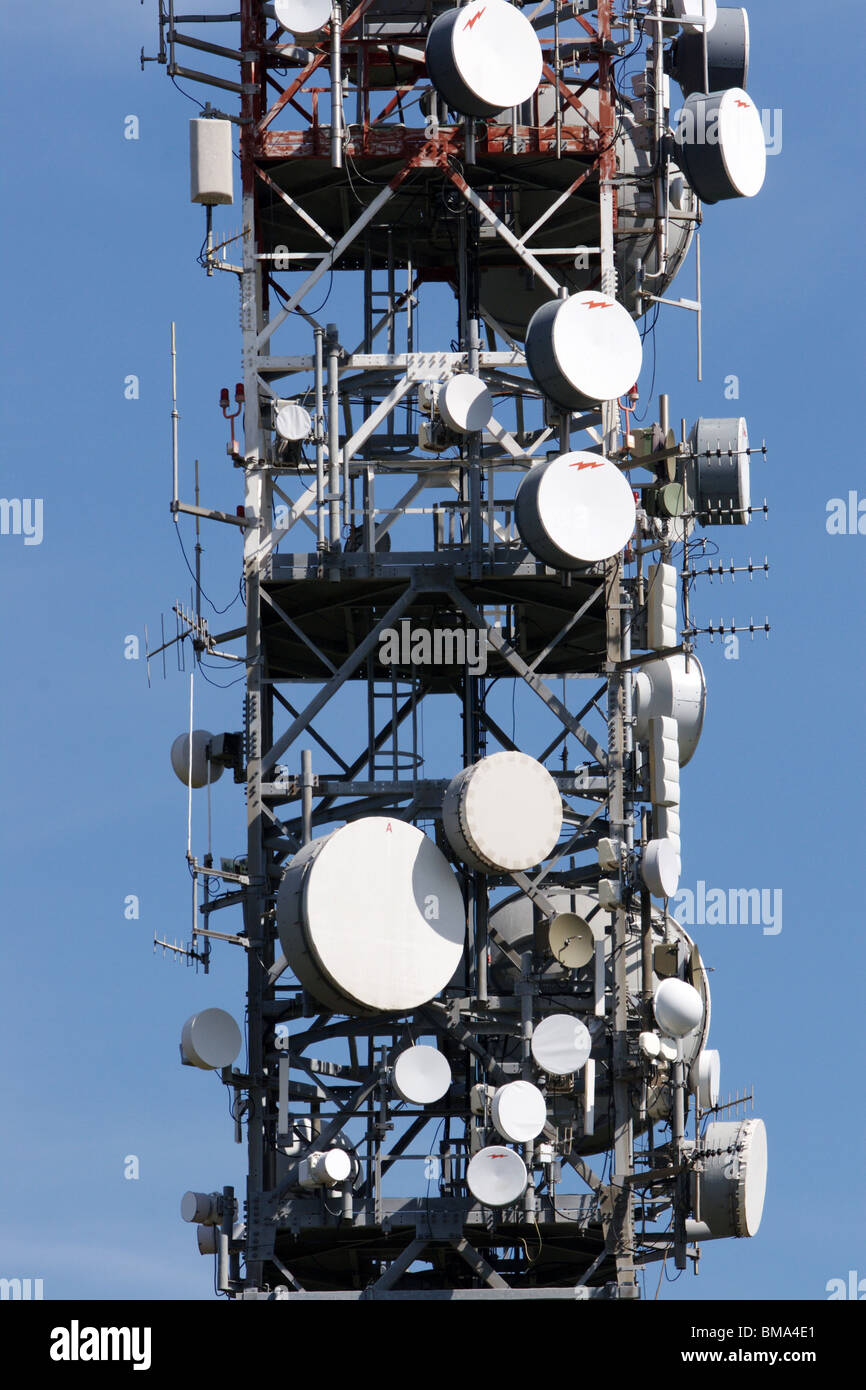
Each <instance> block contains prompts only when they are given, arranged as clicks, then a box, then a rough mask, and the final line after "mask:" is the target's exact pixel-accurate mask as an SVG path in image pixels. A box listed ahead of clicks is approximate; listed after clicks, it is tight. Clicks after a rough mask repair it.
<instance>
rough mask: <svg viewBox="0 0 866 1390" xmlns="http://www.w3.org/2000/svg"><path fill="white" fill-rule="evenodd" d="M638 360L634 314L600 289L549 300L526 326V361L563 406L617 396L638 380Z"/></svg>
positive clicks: (640, 354) (640, 357)
mask: <svg viewBox="0 0 866 1390" xmlns="http://www.w3.org/2000/svg"><path fill="white" fill-rule="evenodd" d="M642 361H643V347H642V344H641V339H640V333H639V332H638V330H637V326H636V325H635V322H634V319H633V318H632V316H631V314H630V313H629V312H628V309H626V308H624V307H623V305H622V304H620V303H619V302H618V301H617V300H616V299H612V298H611V296H610V295H608V294H602V293H601V291H600V290H597V291H589V290H583V291H581V293H580V294H573V295H572V296H571V297H570V298H569V299H552V300H550V301H549V302H548V303H547V304H543V305H542V306H541V308H540V309H537V310H536V312H535V313H534V314H533V315H532V318H531V319H530V321H529V326H528V328H527V330H526V365H527V366H528V367H529V370H530V372H531V373H532V376H533V378H534V380H535V383H536V385H537V386H539V387H540V388H541V390H542V391H543V392H544V393H545V395H547V396H549V397H550V399H551V400H552V401H555V402H556V404H557V405H561V406H563V407H564V408H565V409H567V410H572V409H577V408H578V407H586V408H588V407H590V406H593V405H597V404H598V403H599V402H600V401H615V400H617V399H618V397H619V396H622V395H624V394H625V392H626V391H629V390H630V389H631V387H632V386H633V385H634V383H635V382H636V381H637V379H638V377H639V376H640V369H641V363H642Z"/></svg>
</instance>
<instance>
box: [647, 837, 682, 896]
mask: <svg viewBox="0 0 866 1390" xmlns="http://www.w3.org/2000/svg"><path fill="white" fill-rule="evenodd" d="M640 871H641V877H642V878H643V881H644V883H645V884H646V886H647V888H648V889H649V890H650V892H651V893H652V895H653V897H654V898H672V897H673V895H674V893H675V892H676V891H677V888H678V887H679V883H680V856H679V851H678V849H677V846H676V844H675V842H674V841H673V840H650V842H649V844H648V845H647V847H646V849H645V850H644V855H643V859H642V861H641V866H640Z"/></svg>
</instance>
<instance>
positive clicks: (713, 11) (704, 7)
mask: <svg viewBox="0 0 866 1390" xmlns="http://www.w3.org/2000/svg"><path fill="white" fill-rule="evenodd" d="M671 9H672V11H673V13H674V15H675V16H676V18H677V19H680V20H682V19H684V18H685V16H688V22H686V23H684V24H683V30H684V32H685V33H687V34H703V32H704V27H705V26H704V25H703V24H693V23H692V22H691V21H692V20H693V19H697V18H698V17H701V18H703V19H705V20H706V29H707V32H708V33H711V32H712V30H713V28H714V27H715V24H716V20H717V18H718V6H717V5H716V0H671Z"/></svg>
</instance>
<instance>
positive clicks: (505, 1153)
mask: <svg viewBox="0 0 866 1390" xmlns="http://www.w3.org/2000/svg"><path fill="white" fill-rule="evenodd" d="M528 1181H529V1174H528V1173H527V1171H526V1164H525V1163H524V1162H523V1159H522V1158H521V1157H520V1154H519V1153H515V1151H514V1149H506V1148H503V1147H501V1146H500V1145H497V1144H493V1145H490V1146H489V1147H488V1148H486V1149H479V1150H478V1153H477V1154H474V1155H473V1157H472V1158H471V1159H470V1160H469V1163H468V1165H467V1167H466V1184H467V1186H468V1188H469V1191H470V1192H471V1193H472V1196H473V1197H474V1198H475V1200H476V1202H481V1204H482V1205H483V1206H485V1207H508V1206H510V1205H511V1203H512V1202H516V1201H518V1200H519V1199H520V1198H521V1197H522V1196H523V1194H524V1192H525V1191H526V1184H527V1182H528Z"/></svg>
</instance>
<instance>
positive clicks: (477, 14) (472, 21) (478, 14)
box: [463, 5, 487, 29]
mask: <svg viewBox="0 0 866 1390" xmlns="http://www.w3.org/2000/svg"><path fill="white" fill-rule="evenodd" d="M486 9H487V6H486V5H482V7H481V9H480V10H476V11H475V14H474V15H473V16H472V18H471V19H467V21H466V23H465V24H464V25H463V28H464V29H471V28H472V27H473V25H474V24H476V23H477V22H478V20H479V19H480V18H481V16H482V15H483V13H484V11H485V10H486Z"/></svg>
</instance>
